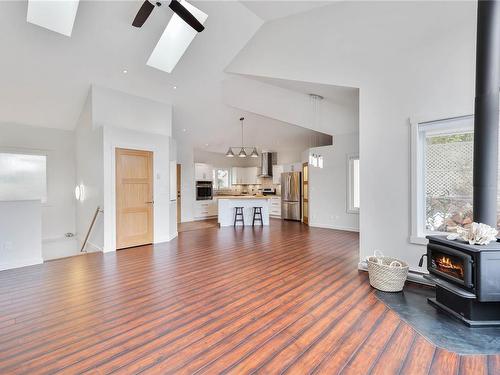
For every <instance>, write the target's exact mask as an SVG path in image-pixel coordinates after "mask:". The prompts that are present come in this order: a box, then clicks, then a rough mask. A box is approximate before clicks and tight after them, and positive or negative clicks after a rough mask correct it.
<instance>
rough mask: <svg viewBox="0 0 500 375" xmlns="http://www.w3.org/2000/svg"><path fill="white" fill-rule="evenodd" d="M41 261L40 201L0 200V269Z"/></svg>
mask: <svg viewBox="0 0 500 375" xmlns="http://www.w3.org/2000/svg"><path fill="white" fill-rule="evenodd" d="M42 262H43V260H42V211H41V204H40V201H31V200H30V201H10V202H0V270H5V269H9V268H16V267H24V266H29V265H32V264H39V263H42Z"/></svg>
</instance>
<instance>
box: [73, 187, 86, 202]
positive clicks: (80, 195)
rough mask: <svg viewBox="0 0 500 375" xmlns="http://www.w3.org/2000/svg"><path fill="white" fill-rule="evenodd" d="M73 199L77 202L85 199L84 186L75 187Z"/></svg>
mask: <svg viewBox="0 0 500 375" xmlns="http://www.w3.org/2000/svg"><path fill="white" fill-rule="evenodd" d="M75 198H76V200H77V201H81V202H82V201H83V200H84V199H85V186H84V185H83V184H80V185H77V186H76V187H75Z"/></svg>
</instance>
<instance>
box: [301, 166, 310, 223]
mask: <svg viewBox="0 0 500 375" xmlns="http://www.w3.org/2000/svg"><path fill="white" fill-rule="evenodd" d="M302 194H303V196H302V222H303V223H304V224H307V225H309V163H304V164H302Z"/></svg>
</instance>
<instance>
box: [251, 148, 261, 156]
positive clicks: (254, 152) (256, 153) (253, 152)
mask: <svg viewBox="0 0 500 375" xmlns="http://www.w3.org/2000/svg"><path fill="white" fill-rule="evenodd" d="M250 157H251V158H258V157H259V153H258V152H257V147H254V148H253V151H252V153H251V154H250Z"/></svg>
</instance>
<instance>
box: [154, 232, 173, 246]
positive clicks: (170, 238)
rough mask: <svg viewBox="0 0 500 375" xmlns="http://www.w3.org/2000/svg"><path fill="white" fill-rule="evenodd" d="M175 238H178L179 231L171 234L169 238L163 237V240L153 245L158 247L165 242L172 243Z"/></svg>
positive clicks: (156, 241) (157, 240)
mask: <svg viewBox="0 0 500 375" xmlns="http://www.w3.org/2000/svg"><path fill="white" fill-rule="evenodd" d="M175 237H177V231H175V232H174V233H172V234H169V235H168V237H162V238H158V239H155V241H154V242H153V244H154V245H156V244H159V243H163V242H170V241H172V240H173V239H174V238H175Z"/></svg>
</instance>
